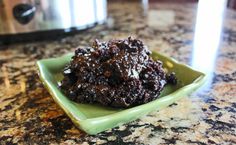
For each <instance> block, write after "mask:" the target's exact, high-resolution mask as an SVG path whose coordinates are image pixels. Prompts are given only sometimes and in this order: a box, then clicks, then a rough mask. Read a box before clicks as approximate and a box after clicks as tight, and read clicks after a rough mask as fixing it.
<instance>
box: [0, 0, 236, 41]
mask: <svg viewBox="0 0 236 145" xmlns="http://www.w3.org/2000/svg"><path fill="white" fill-rule="evenodd" d="M127 2H128V3H130V6H131V7H137V12H138V11H140V10H139V8H138V7H142V10H143V12H142V13H140V15H142V14H143V15H147V17H151V19H152V21H153V22H150V23H153V24H150V25H151V26H154V25H155V26H154V27H156V28H158V27H165V25H167V26H169V25H171V23H173V21H174V19H175V18H174V17H175V14H174V12H173V11H170V10H166V11H161V9H163V8H161V9H160V10H158V9H157V10H154V11H152V9H156V8H155V7H156V6H153V4H154V3H162V4H163V3H164V4H165V3H166V4H174V3H177V4H180V5H181V3H182V4H188V3H189V4H190V5H191V4H192V5H194V6H196V7H197V6H199V8H198V9H197V8H193V9H196V10H198V11H200V10H201V11H205V12H204V13H205V14H208V13H211V10H212V9H214V8H216V9H218V11H220V10H221V7H228V8H230V9H235V8H236V0H228V1H227V0H218V1H216V2H215V1H212V0H205V2H204V1H203V0H202V2H201V1H198V0H128V1H127V0H116V1H115V0H108V1H107V0H86V1H84V0H61V1H57V0H0V40H2V41H1V42H0V44H9V43H13V42H18V41H20V42H21V41H25V40H28V41H29V40H44V39H46V40H48V39H52V38H56V37H58V36H61V37H63V36H66V34H72V33H74V32H77V31H80V30H85V29H88V28H91V27H94V26H95V25H97V24H104V23H106V24H108V25H110V24H109V23H110V22H111V19H109V17H107V16H109V14H108V13H112V12H110V11H109V9H108V8H107V7H112V6H110V5H109V4H112V3H120V4H121V5H120V6H121V7H122V3H127ZM200 2H201V3H202V4H201V7H204V6H205V7H207V9H204V10H202V8H200ZM137 3H139V4H140V5H139V6H138V5H137ZM154 5H155V4H154ZM216 6H217V7H216ZM124 8H125V7H124ZM120 9H121V10H122V8H120ZM183 9H185V7H183ZM111 11H112V10H111ZM199 13H200V12H199ZM134 19H135V18H134ZM160 19H161V20H160ZM217 19H220V18H217ZM116 21H117V20H116ZM49 31H50V32H49ZM48 32H49V33H48ZM22 36H23V37H22ZM45 37H46V38H45Z"/></svg>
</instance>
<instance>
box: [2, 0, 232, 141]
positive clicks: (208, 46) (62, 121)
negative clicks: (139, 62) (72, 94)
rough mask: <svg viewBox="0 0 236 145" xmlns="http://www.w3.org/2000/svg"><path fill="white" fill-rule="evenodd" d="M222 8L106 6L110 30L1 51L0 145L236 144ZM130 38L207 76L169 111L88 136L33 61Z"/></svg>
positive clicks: (227, 28) (226, 17) (228, 17)
mask: <svg viewBox="0 0 236 145" xmlns="http://www.w3.org/2000/svg"><path fill="white" fill-rule="evenodd" d="M213 5H217V4H212V7H215V6H213ZM197 8H198V11H197ZM221 8H222V7H218V8H216V9H213V10H209V11H212V12H213V13H214V15H210V14H212V13H210V12H209V13H204V10H203V8H202V9H201V8H200V6H198V7H197V4H196V3H175V4H170V3H155V2H153V1H151V3H150V4H149V6H148V5H145V3H144V5H141V3H136V2H132V3H128V2H122V3H117V2H115V3H114V2H113V3H112V2H109V3H108V12H109V14H108V21H107V24H105V25H100V26H97V27H94V28H93V29H89V30H87V31H83V32H81V33H79V34H77V35H75V36H70V37H66V38H63V39H61V40H55V41H43V42H34V43H21V44H12V45H8V46H1V48H0V49H1V50H0V144H59V143H60V144H84V145H85V144H181V145H182V144H198V145H205V144H236V117H235V116H236V12H234V11H232V10H229V9H225V10H223V9H221ZM200 10H201V11H203V12H201V13H200ZM221 10H222V13H218V12H217V11H221ZM223 12H224V13H223ZM214 16H215V17H214ZM219 16H222V17H219ZM211 18H212V19H211ZM221 18H222V19H221ZM204 20H205V22H204ZM213 20H215V21H213ZM195 26H196V29H195ZM220 34H221V35H220ZM130 35H132V36H134V37H138V38H140V39H142V40H143V41H144V42H145V43H146V44H147V45H148V46H149V48H150V49H152V50H155V51H159V52H161V53H163V54H165V55H167V56H171V57H173V58H175V59H177V60H178V61H180V62H182V63H185V64H188V65H191V66H192V67H194V68H196V69H198V70H201V71H204V72H206V73H207V74H208V75H209V79H208V81H207V83H206V85H205V86H204V87H202V88H201V89H200V90H198V91H197V92H196V93H194V94H192V95H190V96H188V97H185V98H184V99H182V100H180V101H178V102H176V103H174V104H172V105H170V106H169V107H168V108H166V109H163V110H161V111H153V112H151V113H150V114H148V115H147V116H145V117H142V118H140V119H138V120H136V121H133V122H131V123H128V124H125V125H122V126H119V127H116V128H113V129H110V130H108V131H105V132H103V133H99V134H97V135H87V134H85V133H83V132H82V131H80V130H79V129H77V128H76V127H75V126H74V125H73V123H72V122H71V121H70V119H69V118H68V117H67V116H66V115H65V114H64V113H63V111H62V110H61V109H60V108H59V107H58V106H57V105H56V104H55V102H54V101H53V99H52V98H51V97H50V95H49V93H48V92H47V90H46V89H45V88H44V87H43V85H42V83H41V82H40V81H39V77H38V75H37V70H36V66H35V62H36V61H37V60H39V59H42V58H49V57H56V56H61V55H63V54H65V53H67V52H71V51H73V50H74V48H75V47H77V46H87V45H88V44H89V43H91V42H92V40H93V39H95V38H98V39H100V40H109V39H111V38H126V37H127V36H130Z"/></svg>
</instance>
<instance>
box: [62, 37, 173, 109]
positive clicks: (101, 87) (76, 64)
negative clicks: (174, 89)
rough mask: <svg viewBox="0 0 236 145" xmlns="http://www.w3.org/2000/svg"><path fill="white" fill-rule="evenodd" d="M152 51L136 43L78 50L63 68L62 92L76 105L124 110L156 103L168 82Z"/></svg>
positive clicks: (127, 41)
mask: <svg viewBox="0 0 236 145" xmlns="http://www.w3.org/2000/svg"><path fill="white" fill-rule="evenodd" d="M150 54H151V51H149V50H148V48H147V46H145V45H144V44H143V42H142V41H140V40H138V39H132V38H131V37H129V38H128V39H124V40H110V41H108V42H99V41H98V40H95V41H94V43H93V45H92V46H91V47H86V48H77V49H76V50H75V54H74V56H73V57H72V60H71V62H70V63H69V64H68V65H67V66H66V67H65V69H64V71H63V74H64V79H63V80H62V83H61V86H60V87H61V89H62V90H63V92H64V93H65V94H66V96H68V97H69V98H70V99H71V100H73V101H75V102H79V103H99V104H102V105H105V106H112V107H119V108H127V107H131V106H136V105H140V104H144V103H147V102H150V101H152V100H155V99H156V98H158V96H159V95H160V92H161V90H162V89H163V87H164V86H165V85H166V83H167V81H168V82H170V83H176V77H175V75H174V74H170V75H168V77H166V76H167V75H166V74H165V72H164V69H163V67H162V62H161V61H159V60H156V61H154V60H153V59H152V58H151V57H150Z"/></svg>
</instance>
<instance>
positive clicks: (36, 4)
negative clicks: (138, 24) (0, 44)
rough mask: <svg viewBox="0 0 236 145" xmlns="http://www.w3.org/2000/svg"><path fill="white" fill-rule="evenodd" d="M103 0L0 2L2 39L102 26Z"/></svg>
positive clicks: (14, 0) (15, 0)
mask: <svg viewBox="0 0 236 145" xmlns="http://www.w3.org/2000/svg"><path fill="white" fill-rule="evenodd" d="M106 4H107V2H106V0H0V40H1V38H3V36H5V37H6V36H14V35H19V34H20V35H21V34H28V33H30V34H31V33H35V32H36V33H39V32H46V31H55V30H60V31H63V32H70V31H72V30H83V29H86V28H90V27H92V26H94V25H95V24H100V23H103V22H104V21H105V19H106V16H107V6H106Z"/></svg>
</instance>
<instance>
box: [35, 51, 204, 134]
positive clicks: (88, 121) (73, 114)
mask: <svg viewBox="0 0 236 145" xmlns="http://www.w3.org/2000/svg"><path fill="white" fill-rule="evenodd" d="M72 55H73V54H72V53H70V54H67V55H64V56H62V57H58V58H50V59H44V60H40V61H38V62H37V66H38V68H39V76H40V79H41V80H42V82H43V84H44V85H45V87H46V88H47V89H48V91H49V92H50V94H51V95H52V97H53V99H54V100H55V101H56V103H57V104H58V105H59V106H60V107H61V108H62V109H63V110H64V111H65V113H66V114H67V115H68V116H69V117H70V118H71V120H72V121H73V122H74V124H75V125H76V126H78V127H79V128H80V129H81V130H83V131H85V132H87V133H88V134H96V133H99V132H102V131H104V130H107V129H109V128H112V127H115V126H118V125H121V124H123V123H126V122H129V121H132V120H135V119H137V118H138V117H140V116H143V115H145V114H147V113H149V112H150V111H153V110H160V109H162V108H164V107H167V106H168V105H170V104H172V103H174V102H175V101H176V100H178V99H180V98H182V97H185V96H186V95H187V94H189V93H191V92H193V91H194V90H196V89H197V88H199V87H200V86H201V85H202V84H203V83H204V81H205V80H206V76H205V74H203V73H201V72H198V71H195V70H193V69H191V68H190V67H188V66H186V65H183V64H180V63H178V62H177V61H175V60H173V59H170V58H168V57H166V56H163V55H161V54H158V53H156V52H153V54H152V57H153V58H154V59H159V60H161V61H162V62H163V66H164V67H165V68H166V69H167V70H168V71H174V72H175V73H176V76H177V78H178V80H179V82H178V84H177V85H175V86H171V85H167V86H166V87H165V88H164V90H163V91H162V93H161V97H160V98H158V99H156V100H154V101H152V102H149V103H147V104H143V105H139V106H136V107H132V108H129V109H115V108H109V107H103V106H99V105H97V104H80V103H76V102H73V101H71V100H69V99H68V98H67V97H66V96H65V95H64V94H63V93H62V92H61V91H60V89H59V88H58V83H59V82H60V81H61V80H62V78H63V76H62V70H63V68H64V67H65V65H66V64H67V63H69V62H70V59H71V57H72Z"/></svg>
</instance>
